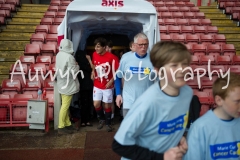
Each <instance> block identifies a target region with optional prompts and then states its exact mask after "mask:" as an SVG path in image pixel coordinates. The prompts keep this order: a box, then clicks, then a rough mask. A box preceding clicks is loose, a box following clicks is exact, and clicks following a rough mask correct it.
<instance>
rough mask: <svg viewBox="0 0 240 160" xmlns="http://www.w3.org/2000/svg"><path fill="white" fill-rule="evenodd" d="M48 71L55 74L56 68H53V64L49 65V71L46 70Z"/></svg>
mask: <svg viewBox="0 0 240 160" xmlns="http://www.w3.org/2000/svg"><path fill="white" fill-rule="evenodd" d="M48 70H49V71H52V73H53V74H54V73H55V72H56V67H55V63H53V64H50V65H49V69H48Z"/></svg>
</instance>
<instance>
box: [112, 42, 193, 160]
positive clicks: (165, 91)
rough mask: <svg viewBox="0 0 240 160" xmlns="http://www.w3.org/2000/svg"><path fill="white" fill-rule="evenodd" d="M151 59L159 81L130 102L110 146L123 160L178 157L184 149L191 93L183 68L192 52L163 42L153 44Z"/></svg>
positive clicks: (170, 158)
mask: <svg viewBox="0 0 240 160" xmlns="http://www.w3.org/2000/svg"><path fill="white" fill-rule="evenodd" d="M150 59H151V62H152V65H153V66H154V68H155V70H156V71H157V72H158V73H159V77H161V80H160V81H158V82H156V83H154V84H153V85H152V86H150V87H149V88H148V89H147V90H146V91H145V92H144V93H143V94H142V95H141V96H140V97H139V98H138V99H137V100H136V102H135V103H134V104H133V106H132V107H131V109H130V110H129V112H128V114H127V115H126V117H125V118H124V120H123V122H122V124H121V126H120V128H119V130H118V132H117V133H116V135H115V137H114V141H113V144H112V148H113V150H114V151H115V152H116V153H118V154H119V155H121V156H122V160H126V159H134V160H155V159H156V160H163V159H164V160H180V159H181V158H182V157H183V154H184V153H186V150H187V143H186V139H185V138H184V137H183V134H184V131H185V129H186V125H187V122H188V110H189V106H190V102H191V99H192V94H193V93H192V89H191V88H190V87H189V86H187V85H185V84H186V82H185V80H184V77H185V75H186V71H187V70H185V71H184V72H182V70H183V69H185V68H186V67H188V66H189V64H190V62H191V55H190V53H189V52H188V50H187V48H186V46H184V45H183V44H181V43H179V42H166V41H165V42H164V41H163V42H158V43H156V44H155V45H154V46H153V49H152V50H151V52H150ZM181 68H182V70H181ZM171 71H173V72H175V74H171Z"/></svg>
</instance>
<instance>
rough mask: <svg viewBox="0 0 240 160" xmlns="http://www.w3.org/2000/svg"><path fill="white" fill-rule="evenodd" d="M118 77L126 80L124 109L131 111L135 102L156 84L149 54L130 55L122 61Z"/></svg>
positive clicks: (123, 93) (123, 94) (123, 92)
mask: <svg viewBox="0 0 240 160" xmlns="http://www.w3.org/2000/svg"><path fill="white" fill-rule="evenodd" d="M117 76H118V77H119V78H123V79H124V85H123V91H122V96H123V108H124V109H130V108H131V106H132V104H133V103H134V102H135V100H136V99H137V98H138V97H139V96H140V95H141V94H142V93H143V92H144V91H146V89H147V88H148V87H149V86H151V85H152V84H153V83H154V76H155V74H154V73H153V66H152V63H151V61H150V57H149V54H146V55H145V56H144V57H139V56H138V55H137V54H136V53H129V54H128V55H127V56H124V57H123V58H122V59H121V61H120V66H119V68H118V71H117Z"/></svg>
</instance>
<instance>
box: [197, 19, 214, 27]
mask: <svg viewBox="0 0 240 160" xmlns="http://www.w3.org/2000/svg"><path fill="white" fill-rule="evenodd" d="M200 23H201V25H202V26H211V25H212V22H211V20H210V19H200Z"/></svg>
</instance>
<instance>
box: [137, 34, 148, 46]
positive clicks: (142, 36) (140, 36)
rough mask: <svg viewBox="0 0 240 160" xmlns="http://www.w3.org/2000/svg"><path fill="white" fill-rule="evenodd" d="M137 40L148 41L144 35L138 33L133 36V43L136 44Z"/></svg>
mask: <svg viewBox="0 0 240 160" xmlns="http://www.w3.org/2000/svg"><path fill="white" fill-rule="evenodd" d="M138 38H142V39H148V37H147V36H146V34H144V33H142V32H141V33H138V34H137V35H136V36H134V43H137V40H138Z"/></svg>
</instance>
